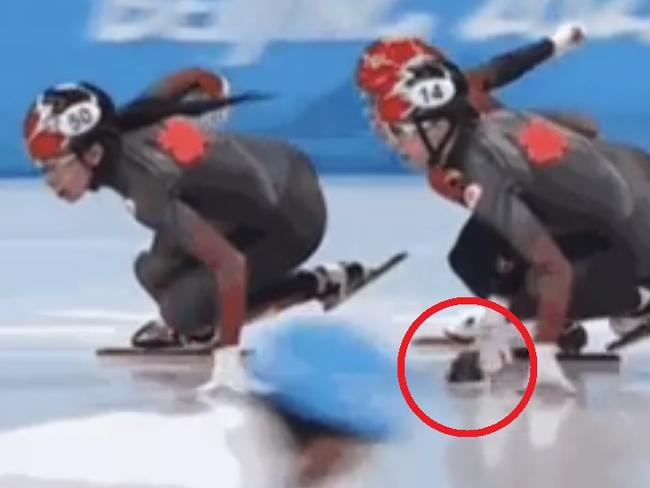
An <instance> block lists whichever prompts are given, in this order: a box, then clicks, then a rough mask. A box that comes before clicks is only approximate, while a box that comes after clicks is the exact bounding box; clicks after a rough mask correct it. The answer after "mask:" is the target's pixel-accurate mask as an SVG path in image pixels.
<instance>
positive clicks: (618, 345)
mask: <svg viewBox="0 0 650 488" xmlns="http://www.w3.org/2000/svg"><path fill="white" fill-rule="evenodd" d="M646 291H647V290H646ZM629 318H630V319H632V320H635V319H636V320H638V321H639V324H638V325H637V326H636V327H634V328H633V329H631V330H629V331H627V332H625V333H624V334H622V335H621V336H619V338H618V339H616V340H615V341H612V342H610V343H609V344H608V345H607V350H608V351H610V352H614V351H618V350H620V349H623V348H624V347H627V346H631V345H632V344H636V343H637V342H639V341H641V340H643V339H645V338H646V337H648V336H650V303H645V304H644V306H642V307H641V308H640V309H639V310H637V311H636V312H634V313H633V314H631V315H630V316H629ZM612 328H614V327H613V326H612Z"/></svg>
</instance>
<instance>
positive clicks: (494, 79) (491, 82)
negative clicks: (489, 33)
mask: <svg viewBox="0 0 650 488" xmlns="http://www.w3.org/2000/svg"><path fill="white" fill-rule="evenodd" d="M584 39H585V33H584V30H583V29H581V28H580V27H578V26H577V25H564V26H562V27H560V28H559V29H558V30H557V31H556V32H555V34H553V35H552V36H550V37H547V38H544V39H541V40H539V41H537V42H534V43H531V44H527V45H525V46H523V47H520V48H518V49H515V50H513V51H509V52H507V53H504V54H502V55H499V56H497V57H495V58H493V59H491V60H490V61H488V62H487V63H485V64H484V65H482V66H480V67H478V68H476V69H473V70H470V71H469V72H468V77H469V79H470V81H471V82H472V83H474V84H476V85H478V87H477V88H479V89H480V90H482V91H485V92H488V91H491V90H494V89H498V88H501V87H503V86H505V85H508V84H510V83H512V82H513V81H516V80H517V79H519V78H521V77H522V76H523V75H525V74H526V73H528V72H529V71H531V70H533V69H534V68H536V67H537V66H539V65H540V64H542V63H543V62H545V61H547V60H549V59H551V58H553V57H556V56H559V55H562V54H564V53H565V52H566V51H568V50H569V49H571V48H573V47H575V46H577V45H578V44H580V43H581V42H583V40H584Z"/></svg>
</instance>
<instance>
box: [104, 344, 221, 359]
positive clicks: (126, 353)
mask: <svg viewBox="0 0 650 488" xmlns="http://www.w3.org/2000/svg"><path fill="white" fill-rule="evenodd" d="M95 353H96V354H97V356H100V357H111V356H112V357H118V356H121V357H167V356H175V357H177V356H210V355H211V354H212V347H211V346H182V347H162V348H147V349H144V348H139V347H104V348H100V349H97V350H96V351H95Z"/></svg>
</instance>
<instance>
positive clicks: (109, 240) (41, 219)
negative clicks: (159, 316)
mask: <svg viewBox="0 0 650 488" xmlns="http://www.w3.org/2000/svg"><path fill="white" fill-rule="evenodd" d="M324 182H325V187H326V191H327V198H328V203H329V207H330V228H329V234H328V236H327V239H326V241H325V242H324V243H323V246H322V247H321V249H320V251H319V252H318V254H317V256H316V257H315V258H314V262H326V261H331V260H338V259H358V258H362V259H363V260H364V261H367V262H369V263H372V262H379V261H381V260H382V259H384V258H385V257H387V256H388V255H389V254H391V253H393V252H395V251H398V250H401V249H407V250H409V251H410V252H411V258H410V259H409V261H407V262H406V263H405V264H404V265H403V266H401V267H400V268H399V269H398V270H396V271H395V272H393V273H391V274H390V275H388V276H387V277H386V278H385V279H384V280H383V281H381V282H378V283H377V284H376V285H374V286H373V287H372V288H369V289H368V290H366V291H365V292H364V293H362V294H360V295H359V296H358V297H356V298H355V299H354V300H352V301H351V302H350V303H349V304H347V305H345V306H344V307H342V308H341V309H340V310H339V311H337V312H336V314H337V315H340V316H342V317H345V318H349V319H350V320H352V321H353V322H354V323H356V324H358V327H360V328H362V329H364V330H365V331H367V332H368V333H369V334H371V335H372V337H374V338H375V339H377V340H378V342H379V343H380V345H381V346H382V347H386V348H387V349H388V351H389V352H390V353H391V354H396V352H397V348H398V346H399V343H400V340H401V338H402V336H403V334H404V332H405V331H406V329H407V328H408V326H409V325H410V323H411V322H412V321H413V320H414V319H415V318H416V317H417V316H418V315H419V314H420V312H422V311H423V310H424V309H425V308H427V307H429V306H430V305H433V304H434V303H436V302H438V301H440V300H442V299H446V298H449V297H451V296H456V295H463V294H466V291H465V290H464V289H463V287H462V285H461V284H460V283H459V282H458V281H457V280H456V279H455V278H454V277H453V276H452V275H451V274H450V273H449V271H448V269H447V265H446V261H445V256H446V251H447V249H449V247H450V246H451V244H452V243H453V240H454V238H455V235H456V231H457V229H458V228H459V227H460V226H461V225H462V223H463V218H464V215H463V212H462V211H461V210H459V209H456V208H454V207H452V206H451V205H448V204H446V203H443V202H441V201H440V200H439V199H437V198H436V197H435V196H434V195H432V194H431V193H430V192H429V191H428V190H427V188H426V186H425V184H424V182H423V181H422V180H420V179H415V178H404V177H400V178H388V177H373V178H361V177H359V178H340V179H339V178H327V179H325V180H324ZM0 223H1V225H2V227H1V230H0V270H1V272H2V277H3V279H2V280H0V488H82V487H85V488H109V487H110V488H154V487H155V488H199V487H201V488H203V487H212V488H214V487H220V488H230V487H232V488H235V487H240V486H241V487H252V488H265V487H273V488H279V487H280V486H282V485H281V481H280V480H281V479H282V476H283V475H282V472H283V469H284V468H283V466H285V463H286V458H285V457H284V456H283V455H281V454H280V453H278V452H276V450H275V449H273V447H272V445H273V444H272V442H270V441H269V440H268V439H269V438H270V437H269V436H270V435H271V434H270V433H269V434H268V435H266V434H262V432H263V431H265V429H266V430H268V429H269V427H268V425H266V420H265V417H263V416H262V414H260V413H259V412H256V411H255V410H254V409H251V408H249V407H248V406H242V405H239V404H237V403H236V402H233V401H231V400H228V399H224V400H213V401H206V400H205V399H203V398H200V397H197V395H196V394H195V386H197V385H199V384H200V383H202V382H203V381H205V380H206V379H207V378H208V376H209V371H210V366H211V364H210V360H209V359H200V358H194V359H176V360H173V361H172V360H167V361H160V360H152V359H148V360H107V359H101V360H100V359H98V358H97V357H95V355H94V350H95V348H96V347H98V346H105V345H120V344H122V343H124V342H125V341H126V340H127V339H128V337H129V334H130V332H131V331H132V330H133V329H134V328H135V327H137V326H138V325H140V324H141V323H142V322H143V321H144V320H146V319H148V318H150V317H151V316H152V315H153V313H154V310H153V308H152V305H151V303H150V302H149V300H148V299H147V297H146V296H145V295H144V293H142V292H141V291H140V290H139V289H138V287H137V286H136V283H135V281H134V279H133V277H132V273H131V261H132V259H133V257H134V256H135V255H136V253H137V252H138V251H139V250H140V249H141V248H143V247H145V246H147V244H148V239H149V235H148V233H147V232H146V231H144V230H143V229H141V228H140V227H138V226H137V225H136V224H135V223H133V222H132V221H131V220H130V216H129V214H128V213H127V212H126V211H125V206H124V204H123V203H122V202H121V201H120V200H119V199H118V198H117V197H116V196H114V195H112V194H107V193H102V194H99V195H94V196H93V198H88V199H86V200H85V201H83V202H82V203H81V204H80V205H76V206H67V205H66V204H62V203H59V202H57V201H56V200H55V199H54V198H53V197H51V196H50V195H49V194H48V193H47V192H46V191H45V190H44V189H43V188H42V187H41V184H40V183H39V182H34V181H21V180H15V181H5V182H1V183H0ZM460 312H461V311H453V313H452V315H457V314H458V313H460ZM465 312H466V311H465ZM314 313H317V309H315V308H313V307H305V308H303V309H298V310H295V311H293V312H292V313H291V314H292V315H294V316H302V315H310V314H311V315H313V314H314ZM452 319H453V317H452V316H447V317H441V319H440V320H441V321H445V320H452ZM266 326H272V323H271V324H262V325H260V326H259V327H256V328H255V329H252V328H251V329H249V330H248V331H247V333H246V338H245V339H246V341H252V342H254V339H255V334H262V333H263V332H264V330H265V327H266ZM436 326H437V324H436V325H434V324H433V323H432V322H427V323H426V324H425V325H424V326H423V330H422V333H423V334H431V335H435V333H436ZM592 332H593V334H592V338H591V343H590V348H592V349H597V348H598V347H601V346H602V344H603V343H604V342H605V341H607V340H608V339H609V338H610V336H609V332H608V330H607V328H606V326H605V325H604V324H598V323H597V324H594V327H593V328H592ZM334 353H335V352H333V354H334ZM448 358H449V352H448V351H442V352H441V351H437V352H433V351H430V350H428V351H416V350H413V349H410V350H409V355H408V364H409V375H410V376H409V386H410V387H411V390H412V393H413V396H414V398H415V400H416V401H417V402H418V403H419V404H420V406H421V407H422V408H423V410H424V411H426V412H427V414H428V415H429V416H431V417H433V418H435V419H437V420H438V421H440V422H443V423H446V424H449V425H450V426H452V427H457V428H476V427H482V426H485V425H488V424H490V423H493V422H494V421H496V420H498V419H500V418H501V417H503V416H504V415H505V414H507V413H508V412H509V411H510V410H511V409H512V408H513V406H514V405H515V404H516V403H517V401H518V400H519V395H518V394H517V393H516V390H517V387H518V385H519V384H520V383H522V382H523V381H525V377H526V366H525V365H520V366H519V367H518V368H515V369H514V370H513V371H511V373H510V375H509V376H507V377H504V378H503V379H502V381H501V382H500V383H498V384H497V385H495V386H494V387H493V388H492V389H491V390H490V391H484V392H482V393H479V394H476V393H471V392H466V391H465V392H459V391H454V390H450V389H449V388H448V387H447V386H446V384H445V381H444V373H445V368H446V364H447V360H448ZM566 367H567V368H568V373H569V374H570V376H572V377H573V378H574V380H575V381H576V383H577V385H578V387H579V395H577V397H575V398H562V397H557V396H554V395H551V394H548V393H546V392H543V391H538V392H536V393H535V395H534V397H533V399H532V401H531V403H530V404H529V406H528V408H527V409H526V410H525V412H524V413H523V414H522V415H521V416H520V417H519V418H518V419H517V420H516V421H515V422H514V423H512V424H511V425H510V426H509V427H507V428H506V429H504V430H502V431H500V432H498V433H497V434H493V435H490V436H487V437H483V438H479V439H457V438H451V437H447V436H445V435H443V434H440V433H438V432H436V431H434V430H431V429H430V428H428V427H426V426H425V425H424V424H422V423H420V422H419V420H417V419H416V418H415V417H414V416H413V415H412V414H411V413H410V411H409V410H408V407H407V406H406V404H404V412H403V416H404V418H405V419H407V429H406V435H405V436H404V437H403V438H401V439H399V441H396V442H395V443H394V444H391V445H385V446H380V447H378V448H377V449H375V450H373V451H372V452H370V453H368V455H367V457H366V458H364V461H363V462H362V463H361V464H360V465H359V466H358V467H357V468H356V469H354V470H352V471H351V472H349V473H348V474H346V475H342V476H340V477H338V478H336V479H332V480H331V481H330V482H329V483H328V484H326V485H325V486H327V487H350V488H366V487H373V488H393V487H395V488H398V487H399V488H402V487H404V488H419V487H422V488H425V487H426V488H429V487H436V488H476V487H490V488H491V487H494V488H509V487H513V488H515V487H517V488H519V487H526V488H537V487H540V488H542V487H543V488H548V487H555V488H577V487H588V488H601V487H602V488H610V487H617V488H627V487H630V488H645V487H647V486H648V485H649V484H650V347H649V346H648V345H647V344H642V345H639V346H636V347H635V348H633V349H631V350H630V351H628V352H626V353H625V354H624V355H623V357H622V362H621V364H620V367H619V368H616V367H611V366H603V365H602V364H601V365H597V364H582V365H576V364H573V365H567V366H566ZM264 439H266V440H264Z"/></svg>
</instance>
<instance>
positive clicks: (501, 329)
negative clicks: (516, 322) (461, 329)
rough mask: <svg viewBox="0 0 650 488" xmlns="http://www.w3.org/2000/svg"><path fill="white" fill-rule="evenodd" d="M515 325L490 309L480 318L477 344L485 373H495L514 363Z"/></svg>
mask: <svg viewBox="0 0 650 488" xmlns="http://www.w3.org/2000/svg"><path fill="white" fill-rule="evenodd" d="M513 333H516V331H515V329H514V327H513V326H512V325H511V324H510V323H509V322H508V321H507V320H506V319H505V318H504V317H503V316H502V315H501V314H499V313H497V312H495V311H493V310H488V311H487V312H486V313H485V315H483V317H481V319H480V323H479V332H478V336H477V338H476V346H477V348H478V353H479V364H480V366H481V370H482V371H483V373H485V374H487V375H494V374H496V373H498V372H499V371H501V370H502V369H503V368H504V367H505V366H506V365H508V364H510V363H512V350H511V347H512V346H511V343H512V339H513V337H514V336H513Z"/></svg>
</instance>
